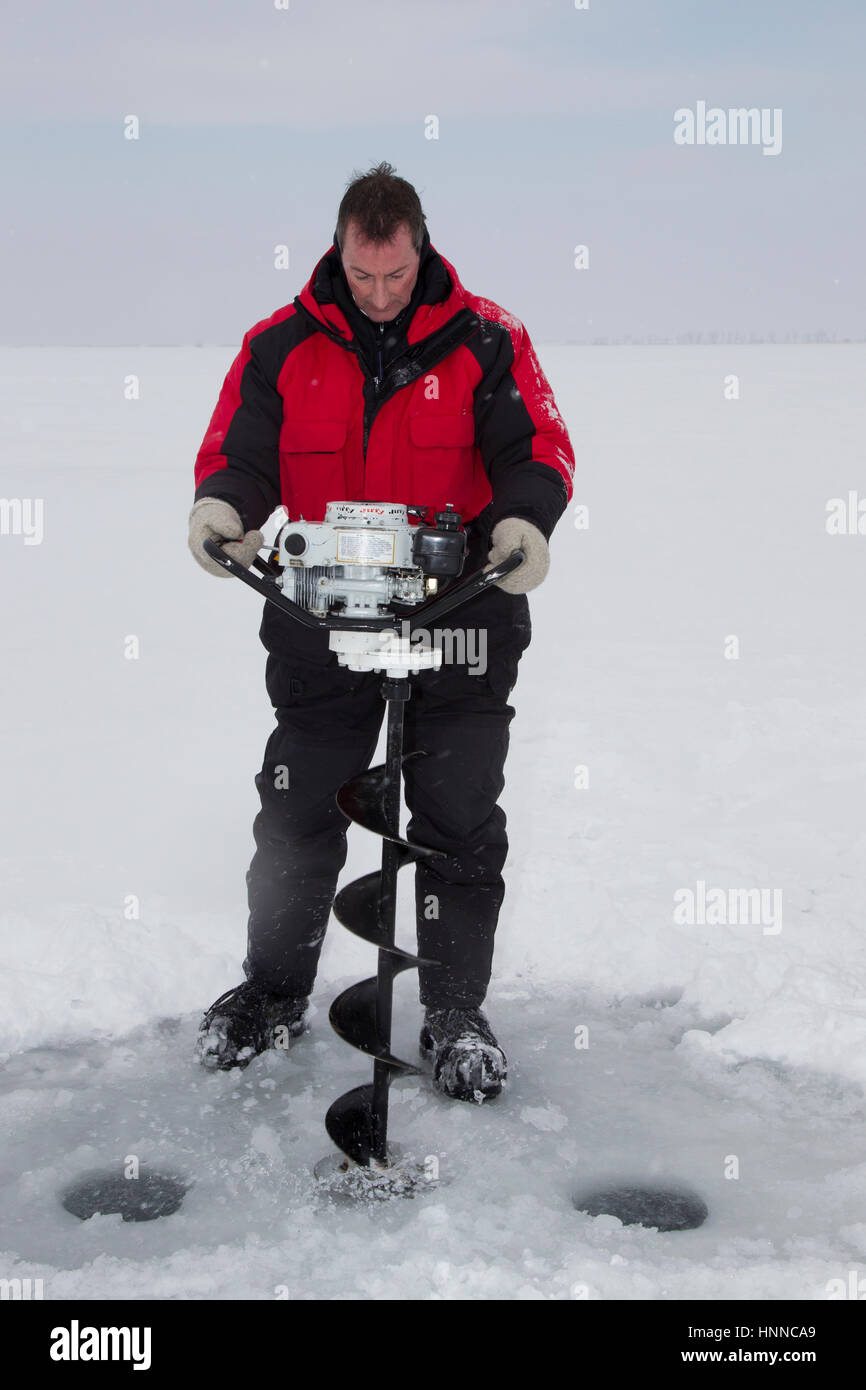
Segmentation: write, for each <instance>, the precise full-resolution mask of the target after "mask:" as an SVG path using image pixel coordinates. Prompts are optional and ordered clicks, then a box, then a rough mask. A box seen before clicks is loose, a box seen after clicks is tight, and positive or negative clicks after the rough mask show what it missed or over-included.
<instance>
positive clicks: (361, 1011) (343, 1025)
mask: <svg viewBox="0 0 866 1390" xmlns="http://www.w3.org/2000/svg"><path fill="white" fill-rule="evenodd" d="M409 968H410V962H408V961H406V962H404V961H397V962H396V963H395V965H394V966H393V967H392V969H393V971H394V973H395V974H398V973H399V972H400V971H401V970H408V969H409ZM378 984H379V982H378V980H377V979H376V976H375V975H374V976H372V977H371V978H370V979H369V980H359V982H358V984H356V985H350V986H349V988H348V989H344V990H343V993H342V994H338V995H337V998H336V999H335V1000H334V1002H333V1004H332V1005H331V1008H330V1012H329V1014H328V1018H329V1019H330V1023H331V1027H332V1028H333V1030H334V1032H335V1033H336V1034H337V1036H338V1037H340V1038H342V1039H343V1041H344V1042H347V1043H351V1045H352V1047H357V1049H358V1051H359V1052H366V1053H367V1055H368V1056H369V1057H374V1058H375V1059H376V1061H377V1062H386V1063H387V1065H388V1066H389V1067H393V1069H394V1070H395V1071H399V1072H401V1073H402V1074H403V1075H404V1076H417V1074H418V1071H419V1068H418V1067H414V1066H413V1065H412V1063H411V1062H404V1061H402V1060H401V1059H400V1058H399V1057H395V1056H394V1054H393V1052H391V1051H390V1050H389V1049H388V1048H387V1047H386V1046H385V1045H384V1043H383V1042H382V1039H381V1038H380V1037H379V1032H378V1029H377V1027H376V996H377V992H378Z"/></svg>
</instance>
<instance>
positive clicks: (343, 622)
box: [202, 538, 525, 632]
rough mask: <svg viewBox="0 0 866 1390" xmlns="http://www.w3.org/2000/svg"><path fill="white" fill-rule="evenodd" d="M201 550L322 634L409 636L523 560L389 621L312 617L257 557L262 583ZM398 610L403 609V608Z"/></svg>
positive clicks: (212, 548)
mask: <svg viewBox="0 0 866 1390" xmlns="http://www.w3.org/2000/svg"><path fill="white" fill-rule="evenodd" d="M202 549H203V550H204V551H205V552H206V554H208V555H209V556H210V557H211V559H212V560H216V562H217V564H218V565H222V567H223V569H224V570H227V571H228V573H229V574H233V575H234V576H235V578H236V579H240V580H242V581H243V583H244V584H248V585H249V587H250V588H251V589H255V591H256V593H258V594H261V595H262V597H263V598H266V599H267V600H268V602H269V603H273V604H274V605H275V606H276V607H277V608H281V609H282V611H283V612H284V613H288V615H289V617H290V618H294V619H295V621H296V622H298V623H300V624H301V625H302V627H307V628H314V629H319V630H321V631H325V632H387V631H388V629H391V630H392V631H396V630H397V628H398V627H399V625H400V623H401V622H403V621H406V622H408V624H409V630H410V632H411V631H412V630H413V629H414V628H416V627H422V626H423V625H424V623H425V622H427V621H429V620H430V619H431V618H434V619H435V618H441V617H443V616H444V614H445V613H450V612H451V610H452V609H454V608H457V607H458V605H460V604H462V603H466V602H467V601H468V600H469V599H471V598H475V596H476V595H477V594H481V593H483V592H484V590H485V589H489V588H490V586H491V585H492V584H496V583H497V582H498V580H500V579H504V578H505V576H506V575H507V574H511V572H512V570H516V569H517V568H518V566H519V565H522V564H523V561H524V559H525V556H524V553H523V551H522V550H512V552H511V554H510V555H509V556H507V557H506V559H504V560H500V562H499V564H498V565H493V566H492V567H491V568H490V569H480V570H476V571H475V573H474V574H470V575H469V576H468V577H467V578H466V579H464V580H462V582H461V583H460V584H456V585H455V586H454V588H453V589H448V590H446V592H445V593H444V594H440V595H439V596H438V597H437V598H432V599H428V600H427V602H426V603H422V604H421V606H420V607H419V608H415V609H413V610H412V613H411V614H410V615H404V616H403V617H398V616H397V614H394V616H393V617H391V618H339V617H338V618H317V617H316V616H315V615H314V614H313V613H308V612H307V610H306V609H305V608H302V607H301V606H300V604H299V603H295V601H294V600H293V599H290V598H286V595H285V594H284V593H282V591H281V590H280V589H279V587H278V585H277V582H276V578H277V573H278V571H277V570H276V568H275V567H274V566H273V565H271V564H268V563H267V562H266V561H265V560H260V559H259V557H258V556H257V557H256V559H255V560H254V561H253V565H254V566H255V568H256V569H258V570H260V571H261V572H262V574H264V575H266V576H267V578H266V579H259V578H258V577H257V576H256V575H254V574H250V571H249V570H248V569H246V568H245V567H244V566H243V565H239V564H238V562H237V560H233V559H232V558H231V557H230V556H229V555H226V553H225V551H224V550H223V548H222V546H221V545H218V544H217V542H216V541H212V540H210V539H209V538H208V539H207V540H205V541H204V542H203V543H202ZM402 606H404V607H405V605H402Z"/></svg>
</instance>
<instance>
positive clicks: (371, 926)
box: [334, 849, 438, 968]
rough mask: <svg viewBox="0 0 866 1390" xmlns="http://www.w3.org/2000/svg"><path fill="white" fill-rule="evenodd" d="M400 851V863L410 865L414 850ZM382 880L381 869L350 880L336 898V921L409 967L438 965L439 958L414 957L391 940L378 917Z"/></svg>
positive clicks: (387, 930) (414, 856)
mask: <svg viewBox="0 0 866 1390" xmlns="http://www.w3.org/2000/svg"><path fill="white" fill-rule="evenodd" d="M399 854H400V864H401V865H402V864H408V863H409V862H410V861H411V860H412V859H415V858H416V855H415V853H414V851H413V850H409V851H406V850H402V849H401V850H400V851H399ZM381 880H382V874H381V871H380V870H379V869H375V870H374V871H373V873H371V874H364V876H363V878H356V879H355V880H354V881H353V882H352V883H347V884H346V886H345V888H341V889H340V891H339V893H338V894H337V896H336V898H335V899H334V916H335V917H336V919H337V921H338V922H339V923H340V925H341V926H344V927H345V928H346V930H347V931H350V932H352V933H353V934H354V935H355V936H359V937H360V938H361V940H362V941H369V943H370V945H371V946H378V947H379V949H380V950H381V951H387V952H388V953H389V954H390V955H393V956H399V957H400V959H401V960H405V961H406V962H407V966H406V968H408V966H410V965H437V964H438V961H435V960H430V961H428V960H423V959H422V958H421V957H420V956H413V955H412V954H411V953H410V952H409V951H404V950H402V949H401V948H400V947H399V946H395V945H394V944H393V942H392V941H391V939H390V932H389V929H388V928H387V927H386V926H384V925H383V924H382V922H381V921H380V918H379V887H380V883H381Z"/></svg>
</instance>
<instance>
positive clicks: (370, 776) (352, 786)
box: [337, 750, 440, 868]
mask: <svg viewBox="0 0 866 1390" xmlns="http://www.w3.org/2000/svg"><path fill="white" fill-rule="evenodd" d="M423 756H424V754H423V753H422V752H421V751H420V750H419V751H418V752H415V753H407V754H405V756H404V757H403V759H402V764H403V766H404V767H405V765H406V763H407V762H408V761H409V759H410V758H420V757H423ZM390 789H391V778H390V775H389V773H388V768H387V766H386V765H385V764H384V763H382V764H380V765H379V766H378V767H371V768H369V769H368V770H367V771H366V772H359V773H358V776H357V777H350V778H349V780H348V782H344V783H343V785H342V787H341V788H340V790H339V791H338V792H337V805H338V806H339V808H340V810H341V811H342V812H343V815H344V816H348V818H349V820H350V821H352V822H353V823H354V824H355V825H360V826H363V828H364V829H365V830H370V831H372V833H373V834H374V835H378V836H379V837H380V838H381V839H383V840H390V841H391V842H392V843H393V844H396V845H401V846H402V847H403V848H404V849H406V850H411V851H412V858H413V859H420V858H422V857H423V856H425V855H430V854H439V853H440V851H439V850H435V849H429V848H428V847H427V846H426V845H415V844H412V845H410V844H409V842H408V841H407V840H404V839H402V838H401V836H400V835H399V834H397V833H395V832H394V831H393V830H392V829H391V826H390V825H389V824H388V819H387V813H386V810H385V805H386V798H387V795H388V792H389V791H390ZM408 862H409V860H408V859H404V860H402V861H401V864H400V867H401V868H402V865H403V864H404V863H408Z"/></svg>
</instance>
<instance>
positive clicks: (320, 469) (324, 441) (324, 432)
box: [280, 419, 348, 521]
mask: <svg viewBox="0 0 866 1390" xmlns="http://www.w3.org/2000/svg"><path fill="white" fill-rule="evenodd" d="M347 428H348V427H347V425H346V422H345V420H298V419H292V420H286V421H285V422H284V423H283V425H282V428H281V429H280V489H281V492H282V502H283V506H284V507H285V508H286V510H287V511H288V513H289V516H290V517H291V519H292V520H293V521H297V520H298V519H299V518H300V517H301V516H303V517H304V519H305V520H306V521H321V520H322V518H323V517H324V514H325V505H326V503H328V502H340V501H343V500H344V499H345V495H346V475H345V467H344V453H345V447H346V434H347Z"/></svg>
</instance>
